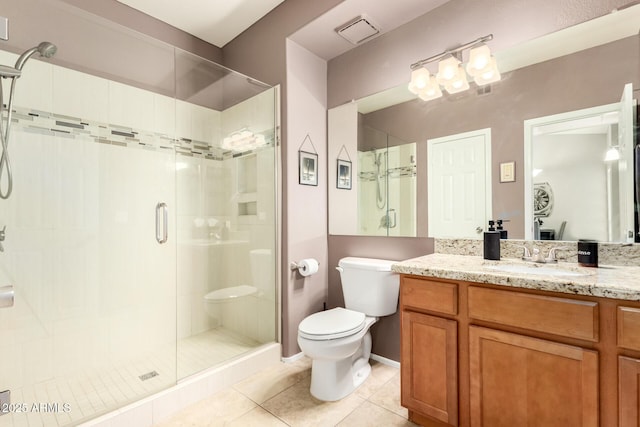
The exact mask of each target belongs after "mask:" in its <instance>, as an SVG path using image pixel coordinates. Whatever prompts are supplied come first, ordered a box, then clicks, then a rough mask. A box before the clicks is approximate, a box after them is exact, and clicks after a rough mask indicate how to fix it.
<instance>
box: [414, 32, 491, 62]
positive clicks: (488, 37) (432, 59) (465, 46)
mask: <svg viewBox="0 0 640 427" xmlns="http://www.w3.org/2000/svg"><path fill="white" fill-rule="evenodd" d="M490 40H493V34H488V35H486V36H484V37H480V38H478V39H475V40H474V41H472V42H469V43H465V44H463V45H460V46H458V47H456V48H453V49H448V50H445V51H444V52H442V53H439V54H437V55H434V56H430V57H429V58H426V59H421V60H420V61H418V62H414V63H413V64H411V69H412V70H415V69H417V68H420V67H424V66H425V65H426V64H428V63H430V62H435V61H438V60H440V59H442V58H444V57H445V56H447V55H454V56H456V55H455V54H457V53H458V52H461V51H463V50H465V49H468V48H470V47H473V46H475V45H477V44H480V43H485V42H488V41H490Z"/></svg>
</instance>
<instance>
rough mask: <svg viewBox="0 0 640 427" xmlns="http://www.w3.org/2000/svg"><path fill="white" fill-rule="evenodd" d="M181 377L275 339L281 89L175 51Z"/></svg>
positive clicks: (226, 360)
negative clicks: (179, 125) (277, 136)
mask: <svg viewBox="0 0 640 427" xmlns="http://www.w3.org/2000/svg"><path fill="white" fill-rule="evenodd" d="M176 77H177V83H176V93H177V97H178V98H179V101H177V117H178V122H179V123H189V126H185V127H182V128H180V129H179V130H178V135H179V137H180V142H179V144H180V147H178V148H177V157H176V188H177V194H176V203H177V221H178V236H177V240H178V251H177V252H178V253H177V259H178V263H177V292H178V313H177V316H178V317H177V323H178V345H177V346H178V378H179V379H181V378H185V377H187V376H190V375H193V374H195V373H197V372H199V371H202V370H204V369H207V368H210V367H212V366H216V365H220V364H222V363H225V362H228V361H229V360H231V359H233V358H236V357H238V356H240V355H242V354H245V353H247V352H250V351H252V350H254V349H255V348H257V347H259V346H261V345H262V344H266V343H271V342H274V341H275V340H276V324H277V316H276V311H277V298H276V281H275V265H276V262H277V261H276V204H275V188H276V185H275V179H276V174H275V170H276V169H275V164H276V163H275V160H276V144H275V111H276V107H275V105H276V95H275V89H274V88H271V87H269V86H267V85H264V84H262V83H259V82H256V81H254V80H252V79H250V78H248V77H246V76H243V75H241V74H238V73H236V72H233V71H231V70H229V69H226V68H224V67H222V66H220V65H217V64H215V63H212V62H210V61H207V60H205V59H202V58H199V57H197V56H195V55H192V54H189V53H187V52H182V51H177V53H176Z"/></svg>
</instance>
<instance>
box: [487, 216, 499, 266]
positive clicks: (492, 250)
mask: <svg viewBox="0 0 640 427" xmlns="http://www.w3.org/2000/svg"><path fill="white" fill-rule="evenodd" d="M494 225H495V221H493V220H490V221H489V229H488V230H487V231H485V232H484V259H489V260H495V261H497V260H499V259H500V231H498V230H496V229H495V227H494Z"/></svg>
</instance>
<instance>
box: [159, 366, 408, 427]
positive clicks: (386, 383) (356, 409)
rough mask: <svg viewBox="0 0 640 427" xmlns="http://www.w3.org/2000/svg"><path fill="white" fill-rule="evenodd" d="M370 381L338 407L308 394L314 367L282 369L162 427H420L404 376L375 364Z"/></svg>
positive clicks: (189, 410)
mask: <svg viewBox="0 0 640 427" xmlns="http://www.w3.org/2000/svg"><path fill="white" fill-rule="evenodd" d="M371 367H372V371H371V375H370V376H369V378H367V380H366V381H365V382H364V384H362V386H360V388H358V389H357V390H356V391H355V392H354V393H352V394H351V395H349V396H347V397H346V398H344V399H342V400H340V401H338V402H323V401H320V400H317V399H315V398H314V397H312V396H311V394H310V393H309V384H310V381H311V361H310V360H309V359H308V358H303V359H301V360H299V361H297V362H294V363H281V364H279V365H277V366H274V367H272V368H269V369H267V370H265V371H262V372H260V373H258V374H256V375H254V376H252V377H250V378H248V379H246V380H244V381H241V382H239V383H237V384H235V385H234V386H233V387H230V388H228V389H226V390H223V391H221V392H219V393H217V394H215V395H213V396H211V397H209V398H207V399H204V400H202V401H200V402H198V403H196V404H194V405H192V406H190V407H187V408H185V409H184V410H182V411H181V412H179V413H177V414H176V415H174V416H173V417H172V418H170V419H168V420H166V421H165V422H162V423H161V424H157V425H156V426H157V427H186V426H194V427H208V426H223V425H224V426H238V427H240V426H241V427H250V426H256V427H258V426H259V427H264V426H266V427H270V426H273V427H282V426H294V427H306V426H322V427H325V426H348V427H358V426H366V427H374V426H385V427H386V426H415V424H413V423H412V422H410V421H408V420H407V415H408V414H407V410H406V409H405V408H403V407H402V406H400V371H399V370H398V369H397V368H394V367H390V366H387V365H384V364H381V363H377V362H373V361H372V363H371Z"/></svg>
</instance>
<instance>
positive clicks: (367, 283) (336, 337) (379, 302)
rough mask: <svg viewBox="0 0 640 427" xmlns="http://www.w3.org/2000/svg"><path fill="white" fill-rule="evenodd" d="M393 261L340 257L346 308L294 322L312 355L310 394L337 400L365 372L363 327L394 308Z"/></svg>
mask: <svg viewBox="0 0 640 427" xmlns="http://www.w3.org/2000/svg"><path fill="white" fill-rule="evenodd" d="M395 262H396V261H388V260H381V259H369V258H354V257H347V258H342V259H341V260H340V262H339V263H338V267H336V269H337V270H338V271H340V280H341V282H342V294H343V295H344V305H345V307H346V308H334V309H331V310H327V311H322V312H319V313H315V314H312V315H310V316H308V317H306V318H305V319H304V320H303V321H302V322H300V325H299V326H298V345H299V346H300V348H301V349H302V351H303V353H304V354H306V355H307V356H308V357H310V358H311V359H312V362H313V363H312V366H311V394H312V395H313V396H314V397H315V398H317V399H320V400H325V401H335V400H340V399H342V398H343V397H345V396H348V395H349V394H350V393H352V392H353V391H354V390H355V389H356V388H358V386H359V385H360V384H362V383H363V382H364V380H365V379H366V378H367V377H368V376H369V373H370V372H371V365H369V356H370V355H371V334H370V333H369V328H370V327H371V325H373V324H374V323H375V322H376V321H377V320H378V317H380V316H388V315H391V314H393V313H395V312H396V311H397V309H398V292H399V288H400V279H399V276H398V275H397V274H395V273H393V272H392V271H391V264H394V263H395Z"/></svg>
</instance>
